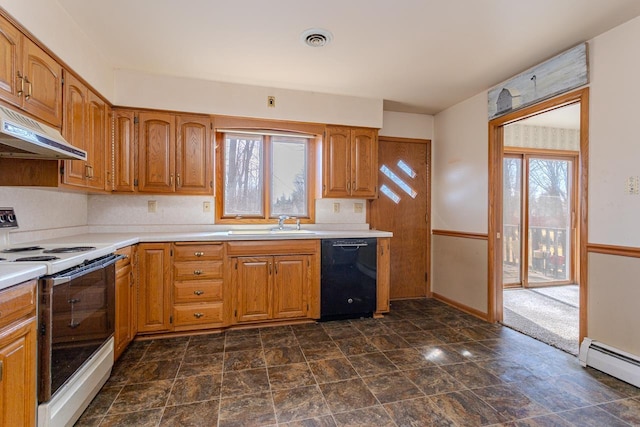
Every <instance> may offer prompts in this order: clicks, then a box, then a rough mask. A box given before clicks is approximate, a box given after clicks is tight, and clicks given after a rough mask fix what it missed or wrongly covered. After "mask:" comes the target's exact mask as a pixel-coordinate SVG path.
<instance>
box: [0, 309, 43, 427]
mask: <svg viewBox="0 0 640 427" xmlns="http://www.w3.org/2000/svg"><path fill="white" fill-rule="evenodd" d="M0 367H1V369H2V376H1V377H0V425H2V426H34V425H35V414H36V318H35V316H34V317H31V318H30V319H28V320H26V321H23V322H22V323H17V324H16V323H14V324H11V325H10V326H8V327H6V328H4V329H3V330H2V331H0Z"/></svg>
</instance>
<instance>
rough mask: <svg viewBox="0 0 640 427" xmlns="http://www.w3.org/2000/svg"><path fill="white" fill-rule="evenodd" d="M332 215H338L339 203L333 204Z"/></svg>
mask: <svg viewBox="0 0 640 427" xmlns="http://www.w3.org/2000/svg"><path fill="white" fill-rule="evenodd" d="M333 213H340V203H334V204H333Z"/></svg>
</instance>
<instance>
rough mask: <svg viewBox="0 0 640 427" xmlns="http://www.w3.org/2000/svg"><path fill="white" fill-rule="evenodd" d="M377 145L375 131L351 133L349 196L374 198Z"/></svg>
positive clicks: (376, 174) (360, 130)
mask: <svg viewBox="0 0 640 427" xmlns="http://www.w3.org/2000/svg"><path fill="white" fill-rule="evenodd" d="M377 178H378V145H377V131H376V130H375V129H353V130H352V131H351V196H353V197H362V198H374V197H375V196H376V190H377V185H378V179H377Z"/></svg>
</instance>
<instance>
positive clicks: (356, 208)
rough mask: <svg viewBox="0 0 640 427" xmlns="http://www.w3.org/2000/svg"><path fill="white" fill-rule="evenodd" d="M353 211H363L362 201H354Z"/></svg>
mask: <svg viewBox="0 0 640 427" xmlns="http://www.w3.org/2000/svg"><path fill="white" fill-rule="evenodd" d="M353 212H355V213H362V203H354V204H353Z"/></svg>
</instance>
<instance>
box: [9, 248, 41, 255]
mask: <svg viewBox="0 0 640 427" xmlns="http://www.w3.org/2000/svg"><path fill="white" fill-rule="evenodd" d="M40 249H42V246H23V247H21V248H9V249H3V250H2V251H0V252H2V253H3V254H11V253H14V252H27V251H39V250H40Z"/></svg>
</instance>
